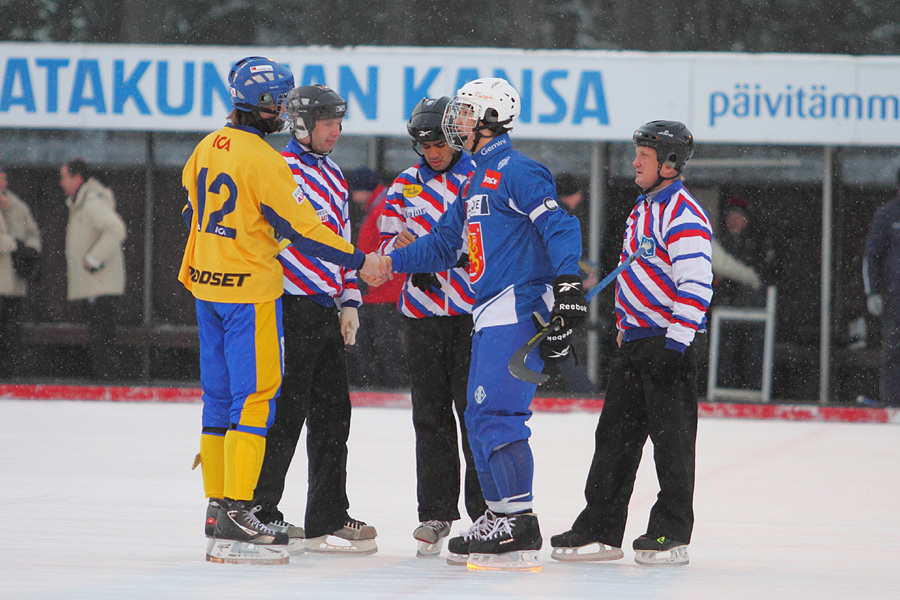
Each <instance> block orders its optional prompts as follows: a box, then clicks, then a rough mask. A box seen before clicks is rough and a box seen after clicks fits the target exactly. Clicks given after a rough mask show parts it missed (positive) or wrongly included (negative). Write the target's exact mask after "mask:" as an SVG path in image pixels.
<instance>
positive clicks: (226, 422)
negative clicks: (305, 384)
mask: <svg viewBox="0 0 900 600" xmlns="http://www.w3.org/2000/svg"><path fill="white" fill-rule="evenodd" d="M195 306H196V310H197V325H198V326H199V330H200V387H201V388H202V389H203V427H215V428H228V427H232V428H233V429H237V430H239V431H245V432H247V433H254V434H256V435H262V436H265V435H266V432H267V431H268V429H269V427H271V426H272V422H273V421H274V420H275V398H277V397H278V395H279V394H280V393H281V377H282V374H283V372H284V358H283V348H284V333H283V330H282V326H281V298H278V299H277V300H272V301H270V302H261V303H259V304H232V303H225V302H208V301H205V300H196V301H195Z"/></svg>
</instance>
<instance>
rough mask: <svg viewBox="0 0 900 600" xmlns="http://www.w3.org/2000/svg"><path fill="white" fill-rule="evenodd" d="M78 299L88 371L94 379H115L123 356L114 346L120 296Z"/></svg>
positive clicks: (119, 374) (117, 376)
mask: <svg viewBox="0 0 900 600" xmlns="http://www.w3.org/2000/svg"><path fill="white" fill-rule="evenodd" d="M76 302H78V303H80V305H81V310H82V318H83V319H84V322H85V323H86V324H87V328H88V353H89V356H90V369H91V370H90V373H88V374H86V376H88V377H89V378H90V379H93V380H95V381H117V380H118V379H119V378H120V377H121V375H122V368H121V365H122V358H121V356H120V354H119V348H118V347H117V346H116V320H117V319H118V315H119V314H120V313H121V303H122V296H97V297H96V298H93V299H90V300H76Z"/></svg>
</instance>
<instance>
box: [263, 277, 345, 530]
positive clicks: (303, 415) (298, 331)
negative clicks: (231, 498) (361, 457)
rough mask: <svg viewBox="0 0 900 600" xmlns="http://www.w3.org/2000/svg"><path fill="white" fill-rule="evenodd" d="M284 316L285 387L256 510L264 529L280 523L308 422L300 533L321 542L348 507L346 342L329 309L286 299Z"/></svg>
mask: <svg viewBox="0 0 900 600" xmlns="http://www.w3.org/2000/svg"><path fill="white" fill-rule="evenodd" d="M282 310H283V316H282V322H283V324H284V380H283V382H282V384H281V397H280V398H279V399H278V401H277V403H276V409H275V423H274V424H273V425H272V427H271V428H270V429H269V431H268V434H267V435H266V453H265V457H264V458H263V465H262V471H261V472H260V474H259V482H258V483H257V484H256V494H255V498H254V500H253V502H254V504H258V505H260V506H261V507H262V508H261V509H260V511H259V512H258V513H257V517H258V518H259V519H260V521H262V522H263V523H266V522H269V521H272V520H275V519H282V520H283V519H284V515H283V514H282V513H281V511H280V510H279V509H278V503H279V502H280V501H281V496H282V494H283V493H284V482H285V476H286V475H287V472H288V467H290V464H291V459H292V458H293V457H294V451H295V449H296V447H297V441H298V440H299V438H300V430H301V429H302V428H303V423H304V422H305V423H306V454H307V460H308V465H309V487H308V489H307V493H306V519H305V522H304V527H305V529H306V536H307V537H319V536H322V535H326V534H329V533H333V532H334V531H337V530H338V529H340V528H341V527H343V525H344V523H345V522H346V520H347V516H348V515H347V509H348V508H349V507H350V502H349V500H348V499H347V487H346V484H347V438H348V437H349V435H350V390H349V387H348V384H347V361H346V358H345V351H344V340H343V337H342V336H341V329H340V322H339V321H338V313H337V309H336V308H334V307H324V306H322V305H320V304H317V303H316V302H314V301H312V300H310V299H308V298H305V297H303V296H291V295H288V294H285V295H284V296H282ZM288 520H290V519H288Z"/></svg>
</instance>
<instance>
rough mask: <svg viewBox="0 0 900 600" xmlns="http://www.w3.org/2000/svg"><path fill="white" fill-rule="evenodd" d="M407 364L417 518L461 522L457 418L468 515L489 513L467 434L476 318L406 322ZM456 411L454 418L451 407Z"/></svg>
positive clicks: (455, 317) (472, 517)
mask: <svg viewBox="0 0 900 600" xmlns="http://www.w3.org/2000/svg"><path fill="white" fill-rule="evenodd" d="M404 322H405V325H406V326H405V333H406V349H407V353H406V356H407V364H408V365H409V378H410V389H411V392H412V419H413V428H414V429H415V434H416V497H417V500H418V510H419V520H420V521H429V520H432V519H437V520H440V521H455V520H456V519H459V508H458V505H459V491H460V490H459V488H460V466H459V449H458V448H459V445H458V443H457V439H458V438H457V435H456V419H459V430H460V437H461V438H462V443H461V445H462V450H463V457H464V460H465V465H466V467H465V469H466V470H465V486H464V494H465V505H466V512H467V513H468V514H469V517H470V518H471V519H472V520H473V521H474V520H475V519H477V518H478V517H480V516H481V515H483V514H484V511H485V510H487V506H486V505H485V502H484V498H483V497H482V494H481V484H479V483H478V473H477V472H476V470H475V460H474V458H472V450H471V449H470V448H469V436H468V433H467V431H466V422H465V417H464V415H465V412H466V385H467V384H468V381H469V360H470V358H471V356H472V317H471V316H470V315H458V316H452V317H427V318H424V319H410V318H405V319H404ZM454 407H455V408H456V418H454V416H453V409H454Z"/></svg>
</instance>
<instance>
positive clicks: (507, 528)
mask: <svg viewBox="0 0 900 600" xmlns="http://www.w3.org/2000/svg"><path fill="white" fill-rule="evenodd" d="M515 522H516V518H515V517H500V518H498V519H495V520H494V523H493V527H491V530H490V531H488V532H486V533H485V534H484V539H486V540H492V539H494V538H499V537H503V536H508V537H512V526H513V524H514V523H515Z"/></svg>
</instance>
